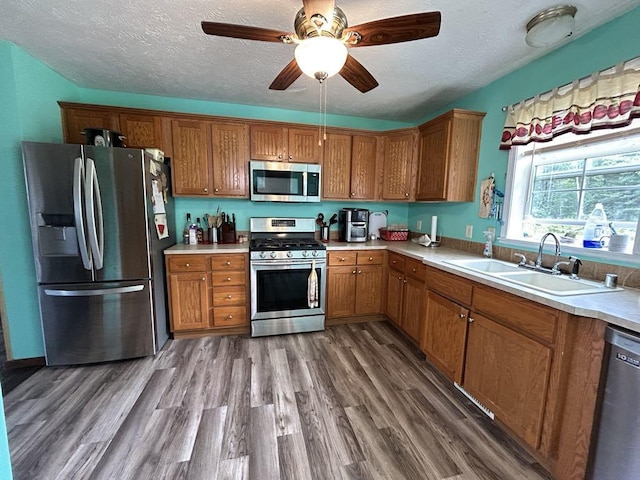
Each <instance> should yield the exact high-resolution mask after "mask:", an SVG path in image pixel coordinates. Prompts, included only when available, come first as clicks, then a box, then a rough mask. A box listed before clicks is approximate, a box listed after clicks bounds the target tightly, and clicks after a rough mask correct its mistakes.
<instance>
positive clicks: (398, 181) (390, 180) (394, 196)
mask: <svg viewBox="0 0 640 480" xmlns="http://www.w3.org/2000/svg"><path fill="white" fill-rule="evenodd" d="M414 145H415V135H414V134H413V133H407V134H401V135H395V134H394V135H389V136H388V137H387V138H386V140H385V147H384V178H383V183H382V185H383V186H382V198H383V199H385V200H409V199H410V198H411V181H412V172H413V166H414V161H415V159H414V156H415V148H414Z"/></svg>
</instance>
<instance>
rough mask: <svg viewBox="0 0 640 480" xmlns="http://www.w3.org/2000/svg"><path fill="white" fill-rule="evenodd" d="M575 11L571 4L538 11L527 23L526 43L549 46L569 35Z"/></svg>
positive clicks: (571, 30) (532, 45) (571, 31)
mask: <svg viewBox="0 0 640 480" xmlns="http://www.w3.org/2000/svg"><path fill="white" fill-rule="evenodd" d="M577 11H578V9H577V8H576V7H574V6H572V5H559V6H557V7H552V8H549V9H547V10H544V11H542V12H540V13H538V14H537V15H536V16H535V17H533V18H532V19H531V20H529V23H527V35H526V37H525V41H526V42H527V45H529V46H531V47H549V46H551V45H555V44H556V43H558V42H560V41H561V40H563V39H565V38H567V37H569V36H571V34H572V33H573V28H574V26H575V15H576V12H577Z"/></svg>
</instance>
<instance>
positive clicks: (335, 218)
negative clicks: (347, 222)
mask: <svg viewBox="0 0 640 480" xmlns="http://www.w3.org/2000/svg"><path fill="white" fill-rule="evenodd" d="M336 223H338V214H337V213H334V214H333V215H331V218H330V219H329V226H331V225H335V224H336Z"/></svg>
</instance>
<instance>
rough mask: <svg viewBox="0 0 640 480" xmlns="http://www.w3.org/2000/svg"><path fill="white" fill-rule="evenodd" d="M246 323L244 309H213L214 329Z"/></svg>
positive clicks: (245, 309)
mask: <svg viewBox="0 0 640 480" xmlns="http://www.w3.org/2000/svg"><path fill="white" fill-rule="evenodd" d="M245 323H247V308H246V307H218V308H214V309H213V326H214V327H232V326H235V325H244V324H245Z"/></svg>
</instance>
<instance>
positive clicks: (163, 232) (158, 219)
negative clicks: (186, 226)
mask: <svg viewBox="0 0 640 480" xmlns="http://www.w3.org/2000/svg"><path fill="white" fill-rule="evenodd" d="M153 222H154V223H155V224H156V233H157V234H158V238H159V239H160V240H162V239H163V238H167V237H168V236H169V227H168V225H167V215H166V214H164V213H162V214H159V215H154V216H153Z"/></svg>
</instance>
